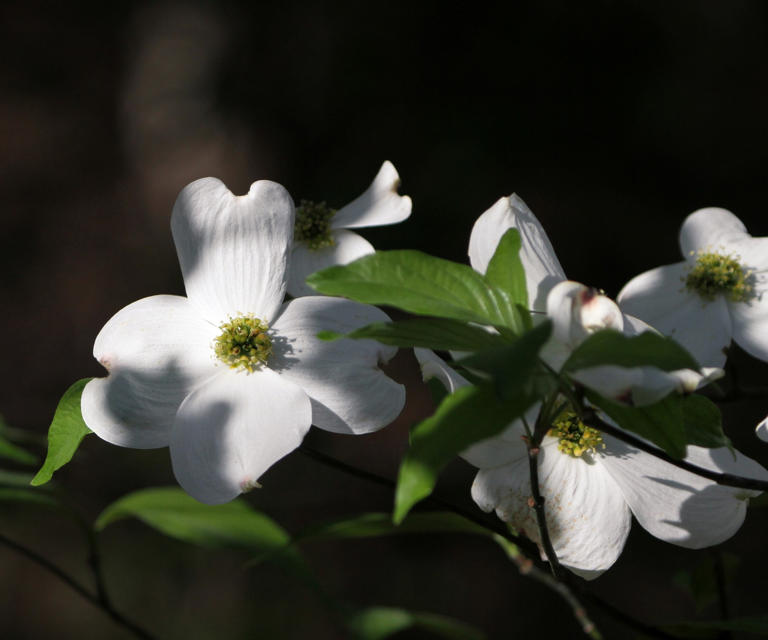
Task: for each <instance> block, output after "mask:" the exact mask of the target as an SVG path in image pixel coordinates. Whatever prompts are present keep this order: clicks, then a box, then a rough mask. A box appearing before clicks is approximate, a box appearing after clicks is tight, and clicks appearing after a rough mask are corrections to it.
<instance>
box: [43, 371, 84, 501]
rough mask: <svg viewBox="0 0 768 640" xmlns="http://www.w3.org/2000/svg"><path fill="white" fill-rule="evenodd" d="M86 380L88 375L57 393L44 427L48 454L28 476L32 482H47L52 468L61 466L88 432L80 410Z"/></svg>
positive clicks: (52, 471) (69, 458)
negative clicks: (35, 471) (38, 469)
mask: <svg viewBox="0 0 768 640" xmlns="http://www.w3.org/2000/svg"><path fill="white" fill-rule="evenodd" d="M90 380H91V378H84V379H83V380H78V381H77V382H75V384H73V385H72V386H71V387H70V388H69V389H67V390H66V392H65V393H64V395H63V396H62V397H61V400H60V401H59V406H58V407H56V413H55V414H54V416H53V422H51V426H50V427H49V428H48V454H47V455H46V456H45V462H43V466H42V467H41V469H40V471H38V472H37V475H36V476H35V477H34V478H33V479H32V483H31V484H32V485H33V486H38V485H41V484H45V483H46V482H48V481H49V480H50V479H51V478H52V477H53V473H54V471H56V470H58V469H61V467H63V466H64V465H65V464H67V462H69V461H70V460H71V459H72V456H73V455H75V451H77V448H78V447H79V446H80V442H82V440H83V438H84V437H85V436H86V435H88V434H89V433H91V430H90V429H89V428H88V427H87V426H86V424H85V422H84V421H83V416H82V414H81V413H80V397H81V396H82V395H83V389H84V388H85V385H86V384H87V383H88V382H90Z"/></svg>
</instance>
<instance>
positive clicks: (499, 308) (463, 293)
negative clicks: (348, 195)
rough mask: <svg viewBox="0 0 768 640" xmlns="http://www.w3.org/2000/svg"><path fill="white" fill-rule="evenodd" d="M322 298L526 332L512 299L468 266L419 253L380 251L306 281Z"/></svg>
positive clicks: (319, 273) (320, 273) (322, 272)
mask: <svg viewBox="0 0 768 640" xmlns="http://www.w3.org/2000/svg"><path fill="white" fill-rule="evenodd" d="M307 284H309V285H310V286H312V287H313V288H315V289H316V290H317V291H319V292H320V293H324V294H327V295H332V296H343V297H345V298H350V299H352V300H357V301H358V302H365V303H368V304H375V305H389V306H392V307H397V308H399V309H403V310H404V311H408V312H410V313H415V314H417V315H425V316H437V317H439V318H450V319H453V320H461V321H463V322H477V323H480V324H489V325H494V326H497V327H507V328H509V329H511V330H513V331H515V332H518V333H519V332H521V331H522V330H523V328H524V324H523V320H522V316H521V312H520V310H519V308H518V306H517V305H516V304H515V301H514V300H513V299H512V298H511V297H510V295H509V294H508V293H507V292H506V291H503V290H502V289H499V288H498V287H494V286H492V285H490V284H489V283H488V282H487V280H486V279H485V277H484V276H483V275H481V274H479V273H477V272H476V271H475V270H474V269H472V268H471V267H469V266H467V265H463V264H459V263H457V262H451V261H450V260H443V259H441V258H435V257H433V256H429V255H427V254H426V253H421V252H420V251H377V252H376V253H374V254H371V255H368V256H364V257H362V258H360V259H358V260H355V261H354V262H351V263H350V264H347V265H342V266H335V267H330V268H328V269H323V270H322V271H318V272H316V273H314V274H312V275H311V276H309V277H308V278H307Z"/></svg>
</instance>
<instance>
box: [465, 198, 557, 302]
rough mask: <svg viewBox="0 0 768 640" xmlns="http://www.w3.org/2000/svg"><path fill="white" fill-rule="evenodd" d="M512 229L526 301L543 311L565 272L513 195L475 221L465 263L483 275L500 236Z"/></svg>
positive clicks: (533, 219)
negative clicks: (516, 236)
mask: <svg viewBox="0 0 768 640" xmlns="http://www.w3.org/2000/svg"><path fill="white" fill-rule="evenodd" d="M512 227H514V228H515V229H517V230H518V231H519V232H520V240H521V246H520V260H521V261H522V263H523V267H524V268H525V280H526V283H527V285H528V302H529V304H530V306H531V309H534V310H536V311H544V310H545V309H546V300H547V294H548V293H549V290H550V289H551V288H552V287H553V286H554V285H556V284H557V283H558V282H560V281H561V280H565V272H564V271H563V268H562V267H561V266H560V262H559V261H558V259H557V256H556V255H555V250H554V249H553V248H552V244H551V243H550V241H549V238H548V237H547V234H546V233H545V232H544V228H543V227H542V226H541V223H540V222H539V221H538V220H537V218H536V216H534V215H533V213H532V212H531V210H530V209H529V208H528V207H527V206H526V204H525V202H523V201H522V200H521V199H520V198H519V197H518V196H517V195H515V194H514V193H513V194H512V195H511V196H509V197H505V198H500V199H499V200H498V201H496V203H495V204H494V205H493V206H492V207H491V208H490V209H488V211H486V212H485V213H484V214H482V215H481V216H480V217H479V218H478V219H477V221H476V222H475V225H474V227H472V235H471V236H470V238H469V261H470V263H471V264H472V267H473V268H474V269H475V271H479V272H480V273H485V272H486V270H487V269H488V263H489V262H490V261H491V258H492V257H493V254H494V253H495V252H496V247H497V246H498V244H499V240H501V236H503V235H504V233H505V232H506V231H507V230H508V229H511V228H512Z"/></svg>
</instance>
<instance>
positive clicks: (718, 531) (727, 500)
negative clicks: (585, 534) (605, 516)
mask: <svg viewBox="0 0 768 640" xmlns="http://www.w3.org/2000/svg"><path fill="white" fill-rule="evenodd" d="M603 440H604V442H605V444H606V448H605V449H604V450H603V451H601V453H600V456H601V460H602V463H603V464H604V465H605V467H606V469H608V471H609V472H610V474H611V476H612V477H613V479H614V480H615V481H616V483H617V484H618V486H619V487H620V488H621V491H622V493H623V494H624V498H625V499H626V501H627V504H628V505H629V508H630V509H632V513H634V514H635V517H636V518H637V520H638V522H639V523H640V524H641V525H642V526H643V528H644V529H646V530H647V531H648V532H649V533H651V534H652V535H654V536H656V537H657V538H660V539H662V540H665V541H666V542H671V543H674V544H677V545H680V546H682V547H688V548H691V549H700V548H702V547H707V546H710V545H713V544H718V543H720V542H723V541H724V540H727V539H728V538H730V537H731V536H732V535H733V534H734V533H736V531H737V530H738V529H739V527H740V526H741V523H742V522H743V521H744V515H745V513H746V507H747V499H748V498H749V497H750V496H754V495H757V493H758V492H755V491H750V490H746V489H736V488H732V487H724V486H720V485H718V484H716V483H715V482H712V481H711V480H707V479H706V478H702V477H700V476H697V475H694V474H692V473H689V472H688V471H684V470H682V469H679V468H678V467H675V466H673V465H671V464H669V463H667V462H664V461H662V460H659V458H657V457H655V456H653V455H651V454H649V453H645V452H644V451H639V450H637V449H635V448H634V447H631V446H629V445H627V444H626V443H624V442H622V441H621V440H617V439H616V438H614V437H612V436H609V435H607V434H603ZM687 453H688V455H687V456H686V458H685V459H686V460H687V461H688V462H691V463H693V464H695V465H697V466H700V467H704V468H706V469H710V470H712V471H719V472H724V473H733V474H736V475H740V476H746V477H751V478H757V479H762V480H766V479H768V471H766V470H765V469H763V467H761V466H760V465H759V464H758V463H757V462H755V461H754V460H752V459H750V458H748V457H746V456H743V455H741V454H740V453H738V452H736V453H731V452H730V451H729V450H728V449H726V448H719V449H704V448H701V447H694V446H689V447H688V450H687Z"/></svg>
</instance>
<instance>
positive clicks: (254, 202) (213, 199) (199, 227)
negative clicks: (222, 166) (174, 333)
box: [171, 178, 294, 325]
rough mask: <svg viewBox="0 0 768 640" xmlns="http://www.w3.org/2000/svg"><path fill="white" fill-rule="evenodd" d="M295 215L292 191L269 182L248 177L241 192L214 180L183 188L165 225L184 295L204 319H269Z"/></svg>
mask: <svg viewBox="0 0 768 640" xmlns="http://www.w3.org/2000/svg"><path fill="white" fill-rule="evenodd" d="M293 221H294V210H293V201H292V200H291V196H290V195H288V192H287V191H286V190H285V189H284V188H283V187H281V186H280V185H279V184H277V183H275V182H270V181H268V180H260V181H259V182H254V183H253V184H252V185H251V189H250V191H249V192H248V194H247V195H244V196H235V195H233V194H232V192H230V191H229V189H227V187H225V186H224V184H223V183H222V182H221V181H220V180H217V179H216V178H203V179H201V180H196V181H195V182H193V183H191V184H189V185H187V186H186V187H184V189H183V190H182V191H181V193H180V194H179V197H178V198H177V199H176V204H174V206H173V215H172V216H171V230H172V231H173V240H174V242H175V243H176V251H177V252H178V254H179V263H180V264H181V272H182V274H183V275H184V286H185V287H186V290H187V296H189V299H190V300H191V301H192V302H193V303H194V304H195V305H196V306H197V307H198V308H199V309H200V311H201V313H202V314H203V315H204V316H205V317H206V318H207V319H208V320H210V321H211V322H213V323H214V324H216V325H218V324H221V323H222V322H225V321H226V320H228V319H229V317H230V316H233V317H234V316H236V315H240V314H246V313H252V314H254V315H256V316H257V317H258V318H260V319H261V320H264V321H266V322H270V321H271V320H272V318H273V317H274V315H275V313H276V312H277V310H278V308H279V307H280V304H281V303H282V302H283V296H284V295H285V285H286V277H287V274H286V269H287V265H288V256H289V254H290V251H291V245H292V242H293Z"/></svg>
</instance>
